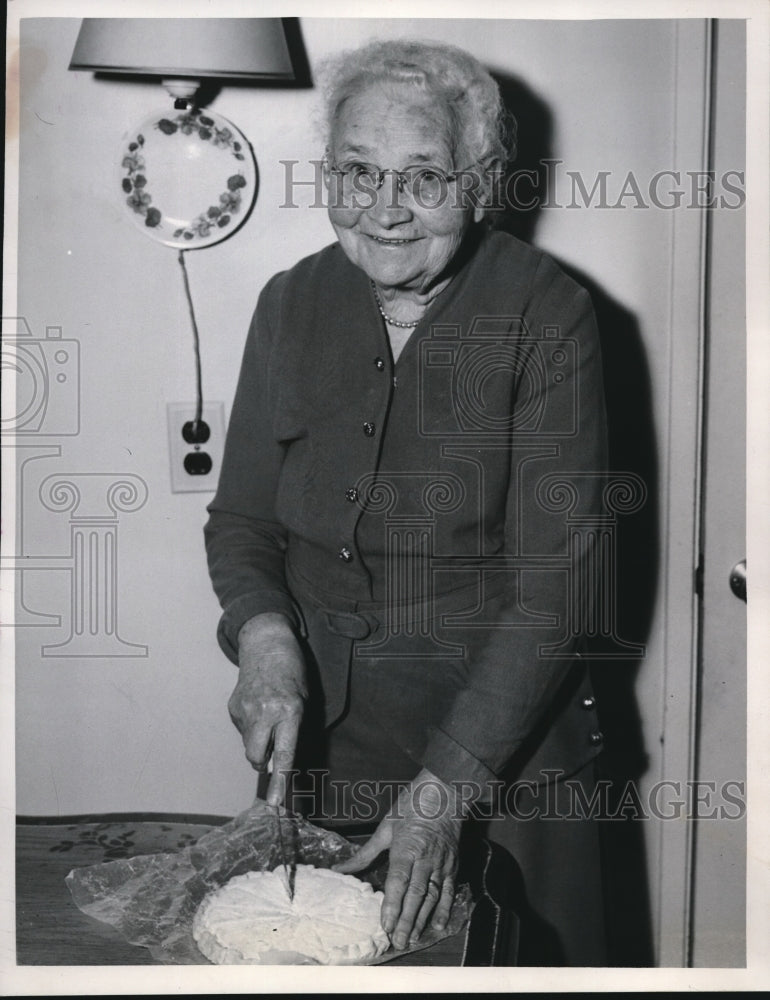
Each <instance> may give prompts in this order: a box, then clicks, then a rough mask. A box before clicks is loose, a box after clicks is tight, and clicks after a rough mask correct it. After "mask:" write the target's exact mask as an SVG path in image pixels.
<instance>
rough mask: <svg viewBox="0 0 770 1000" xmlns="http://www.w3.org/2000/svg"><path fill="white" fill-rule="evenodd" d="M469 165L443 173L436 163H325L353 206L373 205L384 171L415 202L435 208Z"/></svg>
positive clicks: (344, 196) (344, 197)
mask: <svg viewBox="0 0 770 1000" xmlns="http://www.w3.org/2000/svg"><path fill="white" fill-rule="evenodd" d="M472 166H475V164H471V166H470V167H464V168H463V169H462V170H455V171H452V173H446V172H445V171H444V170H441V169H440V168H439V167H407V169H406V170H394V169H392V168H390V169H381V168H380V167H378V166H376V165H375V164H373V163H359V162H358V161H351V162H347V163H341V164H339V165H338V164H336V163H328V162H327V163H326V168H327V170H328V171H329V173H330V174H334V175H335V176H337V177H338V178H339V179H340V188H341V191H340V190H339V189H338V191H337V193H338V194H340V193H341V195H342V198H343V201H344V202H345V203H346V204H348V203H351V202H353V207H355V208H372V206H373V205H374V202H375V200H376V192H377V191H379V189H380V188H381V187H382V185H383V183H384V181H385V175H386V174H393V175H394V176H395V178H396V184H397V186H398V190H399V191H401V192H404V193H406V194H407V195H409V197H410V198H411V199H412V200H413V201H414V202H416V204H418V205H419V206H421V207H423V208H436V207H437V206H438V205H440V204H442V203H443V202H444V200H445V199H446V196H447V193H448V191H449V186H450V184H453V183H454V182H455V181H456V180H457V178H458V177H459V176H460V175H461V174H463V173H466V172H467V171H468V170H470V169H471V167H472Z"/></svg>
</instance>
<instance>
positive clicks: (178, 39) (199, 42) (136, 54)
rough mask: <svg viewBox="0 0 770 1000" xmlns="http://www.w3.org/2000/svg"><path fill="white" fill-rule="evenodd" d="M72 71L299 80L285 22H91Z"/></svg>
mask: <svg viewBox="0 0 770 1000" xmlns="http://www.w3.org/2000/svg"><path fill="white" fill-rule="evenodd" d="M69 68H70V69H81V70H92V71H102V72H109V73H129V74H138V75H144V76H148V75H153V76H182V77H196V78H202V77H228V78H230V79H240V80H293V79H294V70H293V67H292V62H291V57H290V55H289V49H288V45H287V43H286V34H285V32H284V26H283V23H282V20H281V18H280V17H249V18H213V17H211V18H209V17H201V18H196V17H189V18H131V17H128V18H126V17H86V18H84V19H83V24H82V26H81V28H80V34H79V35H78V38H77V42H76V43H75V50H74V52H73V54H72V59H71V61H70V65H69Z"/></svg>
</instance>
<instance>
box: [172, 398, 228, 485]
mask: <svg viewBox="0 0 770 1000" xmlns="http://www.w3.org/2000/svg"><path fill="white" fill-rule="evenodd" d="M166 410H167V417H168V448H169V458H170V463H171V492H172V493H213V492H214V491H215V490H216V488H217V483H218V482H219V470H220V469H221V467H222V452H223V450H224V446H225V404H224V403H205V404H204V406H203V415H202V418H203V420H204V421H205V422H206V423H207V424H208V425H209V429H210V431H211V434H210V436H209V439H208V441H206V442H205V444H201V445H193V444H188V443H187V442H186V441H185V439H184V438H183V437H182V428H183V427H184V425H185V424H186V423H187V422H188V421H192V420H194V419H195V403H167V404H166ZM195 451H201V452H206V454H208V455H209V456H210V457H211V470H210V471H209V472H207V473H206V474H205V475H190V473H189V472H188V471H187V470H186V469H185V467H184V460H185V456H186V455H189V454H190V453H191V452H195Z"/></svg>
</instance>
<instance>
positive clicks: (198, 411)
mask: <svg viewBox="0 0 770 1000" xmlns="http://www.w3.org/2000/svg"><path fill="white" fill-rule="evenodd" d="M186 252H187V251H185V250H180V251H179V266H180V267H181V268H182V278H183V279H184V290H185V294H186V295H187V305H188V306H189V309H190V322H191V323H192V329H193V346H194V348H195V387H196V393H197V398H196V403H195V419H194V420H193V426H192V430H193V434H197V433H198V424H199V423H200V421H201V417H202V416H203V377H202V375H201V344H200V337H199V336H198V324H197V323H196V322H195V309H194V308H193V301H192V295H191V294H190V281H189V279H188V277H187V265H186V264H185V261H184V255H185V253H186Z"/></svg>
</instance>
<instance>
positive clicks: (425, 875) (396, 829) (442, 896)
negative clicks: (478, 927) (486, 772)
mask: <svg viewBox="0 0 770 1000" xmlns="http://www.w3.org/2000/svg"><path fill="white" fill-rule="evenodd" d="M461 830H462V813H461V811H460V808H459V802H458V800H457V798H456V796H455V793H454V790H453V789H452V788H451V787H450V786H449V785H446V784H444V782H442V781H440V780H439V779H438V778H436V777H435V776H434V775H433V774H431V773H430V771H426V770H422V771H420V773H419V774H418V775H417V777H416V778H415V779H414V780H413V781H412V782H411V784H410V785H408V786H407V787H406V788H404V789H403V790H402V791H401V794H400V795H399V797H398V801H397V803H396V805H395V806H394V808H393V809H392V811H391V813H390V815H388V816H386V817H385V819H384V820H382V822H381V823H380V825H379V826H378V827H377V829H376V831H375V832H374V834H373V835H372V837H371V838H370V839H369V840H368V841H367V842H366V843H365V844H364V845H363V847H361V848H360V849H359V850H358V851H356V853H355V854H354V855H353V857H352V858H350V859H349V860H348V861H344V862H341V863H340V864H337V865H335V866H334V870H335V871H338V872H343V873H350V872H358V871H362V870H363V869H364V868H366V867H367V866H368V865H370V864H371V863H372V861H374V859H375V858H376V857H377V855H378V854H380V853H381V852H382V851H385V850H389V851H390V862H389V866H388V875H387V879H386V880H385V899H384V900H383V903H382V911H381V916H380V919H381V923H382V926H383V928H384V930H385V931H386V932H387V933H388V934H389V935H390V938H391V941H392V943H393V946H394V947H395V948H398V949H401V948H405V947H406V946H407V943H409V944H414V943H416V941H417V939H418V938H419V937H420V935H421V934H422V931H423V929H424V928H425V925H426V924H427V922H428V919H429V918H430V917H431V915H432V918H433V919H432V920H431V924H432V926H433V927H435V928H436V929H437V930H443V929H444V927H445V926H446V923H447V920H448V918H449V911H450V910H451V908H452V900H453V899H454V887H455V876H456V874H457V863H458V845H459V841H460V832H461Z"/></svg>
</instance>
